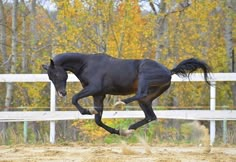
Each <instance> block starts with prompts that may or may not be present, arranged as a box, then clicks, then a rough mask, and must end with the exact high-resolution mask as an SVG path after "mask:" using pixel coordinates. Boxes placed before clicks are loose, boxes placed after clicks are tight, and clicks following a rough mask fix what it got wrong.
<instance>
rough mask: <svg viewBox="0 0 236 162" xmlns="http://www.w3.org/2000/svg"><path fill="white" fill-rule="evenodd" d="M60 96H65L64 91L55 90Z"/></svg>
mask: <svg viewBox="0 0 236 162" xmlns="http://www.w3.org/2000/svg"><path fill="white" fill-rule="evenodd" d="M57 93H58V95H59V96H60V97H65V96H66V94H67V93H66V91H58V92H57Z"/></svg>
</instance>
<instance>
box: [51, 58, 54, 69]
mask: <svg viewBox="0 0 236 162" xmlns="http://www.w3.org/2000/svg"><path fill="white" fill-rule="evenodd" d="M54 67H55V65H54V61H53V60H52V59H50V68H54Z"/></svg>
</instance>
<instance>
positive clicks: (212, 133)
mask: <svg viewBox="0 0 236 162" xmlns="http://www.w3.org/2000/svg"><path fill="white" fill-rule="evenodd" d="M215 108H216V82H215V81H212V82H211V86H210V109H211V111H215ZM215 133H216V122H215V120H211V121H210V145H211V146H212V145H213V144H214V142H215Z"/></svg>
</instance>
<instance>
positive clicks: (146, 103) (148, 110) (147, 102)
mask: <svg viewBox="0 0 236 162" xmlns="http://www.w3.org/2000/svg"><path fill="white" fill-rule="evenodd" d="M169 87H170V82H169V83H166V84H165V85H163V86H162V87H151V88H149V94H148V96H146V97H144V98H142V99H140V100H139V101H138V102H139V106H140V107H141V109H142V110H143V112H144V114H145V118H144V119H143V120H141V121H138V122H137V123H134V124H132V125H131V126H130V127H129V129H131V130H132V129H137V128H139V127H141V126H143V125H145V124H147V123H149V122H151V121H153V120H156V119H157V117H156V115H155V113H154V111H153V109H152V101H153V100H154V99H155V98H157V97H159V96H160V95H161V94H162V93H163V92H165V91H166V90H167V89H168V88H169Z"/></svg>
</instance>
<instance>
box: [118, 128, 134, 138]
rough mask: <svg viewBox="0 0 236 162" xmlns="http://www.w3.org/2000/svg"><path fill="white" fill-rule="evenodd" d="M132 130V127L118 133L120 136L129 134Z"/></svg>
mask: <svg viewBox="0 0 236 162" xmlns="http://www.w3.org/2000/svg"><path fill="white" fill-rule="evenodd" d="M133 132H134V129H128V130H120V131H119V133H120V135H121V136H126V137H127V136H130V135H131V134H132V133H133Z"/></svg>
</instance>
